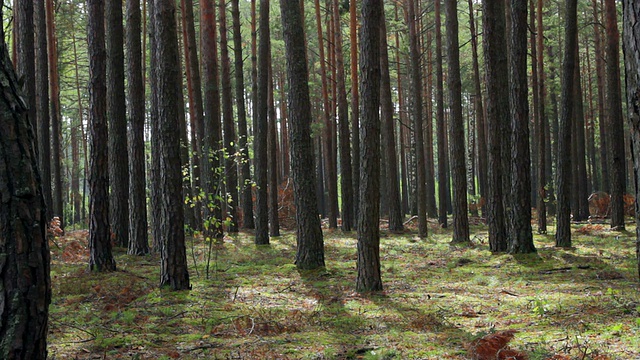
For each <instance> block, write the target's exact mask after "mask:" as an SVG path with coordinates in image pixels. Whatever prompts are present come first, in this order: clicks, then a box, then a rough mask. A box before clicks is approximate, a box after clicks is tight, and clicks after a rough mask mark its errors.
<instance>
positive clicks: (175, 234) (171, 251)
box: [152, 0, 191, 290]
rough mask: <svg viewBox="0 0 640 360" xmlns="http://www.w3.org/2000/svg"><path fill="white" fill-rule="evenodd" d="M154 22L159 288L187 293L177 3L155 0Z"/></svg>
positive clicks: (171, 0)
mask: <svg viewBox="0 0 640 360" xmlns="http://www.w3.org/2000/svg"><path fill="white" fill-rule="evenodd" d="M153 5H154V6H153V8H152V14H153V15H152V21H153V22H154V29H155V32H156V43H155V45H156V51H155V52H154V54H155V55H156V56H157V60H156V66H157V69H156V73H157V80H156V88H155V89H152V91H154V92H155V93H156V95H155V96H156V97H157V99H158V106H159V108H158V113H159V117H158V130H159V138H158V140H159V143H160V158H159V160H160V177H159V179H157V181H158V185H159V187H160V192H161V194H162V199H161V206H160V208H161V219H160V220H161V237H162V241H161V243H162V247H161V251H160V286H168V287H170V288H171V289H173V290H187V289H190V288H191V285H190V284H189V272H188V270H187V257H186V248H185V242H184V240H185V234H184V211H183V209H184V208H183V204H184V199H183V197H182V167H181V164H180V139H179V137H176V136H175V134H177V133H178V132H179V116H178V112H179V111H182V108H178V107H177V106H176V103H177V102H178V100H177V99H178V96H180V94H181V91H180V87H181V83H180V67H179V66H177V64H176V63H177V62H178V60H179V50H178V31H177V25H176V18H175V11H176V9H175V1H173V0H154V4H153Z"/></svg>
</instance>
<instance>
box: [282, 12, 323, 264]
mask: <svg viewBox="0 0 640 360" xmlns="http://www.w3.org/2000/svg"><path fill="white" fill-rule="evenodd" d="M280 11H281V14H282V31H283V35H284V41H285V53H286V58H287V74H288V75H287V76H288V79H289V106H288V107H289V121H290V122H289V124H290V127H289V144H290V146H291V175H292V177H293V191H294V195H295V196H294V202H295V205H296V241H297V245H298V248H297V253H296V266H297V267H298V268H299V269H316V268H319V267H324V243H323V238H322V229H321V227H320V218H319V217H318V214H317V212H316V209H317V201H316V193H315V186H316V178H315V171H314V170H315V165H314V161H313V142H312V140H311V121H312V117H311V100H310V98H309V84H308V79H309V73H308V70H307V60H306V57H305V56H304V54H305V51H304V47H305V43H304V41H305V39H304V31H302V29H303V22H302V14H301V13H300V6H299V2H298V0H283V1H281V2H280Z"/></svg>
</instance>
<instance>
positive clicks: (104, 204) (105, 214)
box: [87, 0, 116, 272]
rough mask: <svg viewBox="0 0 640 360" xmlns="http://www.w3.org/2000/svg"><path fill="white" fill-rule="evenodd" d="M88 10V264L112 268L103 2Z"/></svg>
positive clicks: (90, 3) (96, 0) (92, 0)
mask: <svg viewBox="0 0 640 360" xmlns="http://www.w3.org/2000/svg"><path fill="white" fill-rule="evenodd" d="M87 7H88V11H89V20H88V21H89V23H88V26H87V28H88V39H89V69H90V70H91V71H90V79H89V131H90V134H91V137H90V138H91V142H90V144H89V145H90V147H89V149H90V157H89V158H90V160H89V193H90V197H89V212H90V216H91V221H90V223H89V253H90V256H89V268H90V269H91V270H93V271H98V272H102V271H114V270H115V269H116V263H115V261H114V260H113V256H112V255H111V236H110V232H109V230H110V229H109V167H108V164H109V153H108V148H107V146H108V144H107V141H108V136H107V133H108V132H107V131H108V130H107V119H106V115H107V101H106V100H107V99H106V95H107V85H106V77H107V76H106V74H107V64H106V60H105V59H106V50H105V32H104V31H105V30H104V3H103V2H102V1H100V0H87Z"/></svg>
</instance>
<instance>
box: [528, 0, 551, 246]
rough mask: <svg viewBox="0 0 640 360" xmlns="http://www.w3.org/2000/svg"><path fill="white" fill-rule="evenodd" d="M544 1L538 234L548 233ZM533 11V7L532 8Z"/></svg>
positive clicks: (539, 38)
mask: <svg viewBox="0 0 640 360" xmlns="http://www.w3.org/2000/svg"><path fill="white" fill-rule="evenodd" d="M543 3H544V0H538V3H537V12H536V20H537V23H536V45H535V46H536V47H537V51H536V55H537V58H536V60H537V66H536V67H537V74H538V87H537V88H536V90H537V91H538V113H537V114H536V118H537V119H538V134H537V136H538V138H537V139H536V140H537V142H538V169H537V171H538V203H537V205H536V210H537V211H538V234H546V233H547V203H546V201H547V196H546V195H547V193H546V188H547V177H546V168H547V164H546V160H547V155H548V154H547V146H546V144H547V141H548V138H547V132H548V129H547V128H548V123H547V118H546V114H545V99H546V92H545V74H544V36H543V29H544V27H543V24H542V5H543ZM532 10H533V6H532Z"/></svg>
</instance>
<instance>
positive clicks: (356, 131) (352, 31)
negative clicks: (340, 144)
mask: <svg viewBox="0 0 640 360" xmlns="http://www.w3.org/2000/svg"><path fill="white" fill-rule="evenodd" d="M349 41H350V44H349V49H350V53H351V55H350V56H349V59H350V62H351V132H352V134H351V141H352V143H353V145H352V146H351V150H352V154H353V157H352V159H353V166H352V167H351V169H352V171H353V203H354V204H355V206H354V207H353V212H354V213H353V216H354V219H355V220H356V221H357V219H358V204H359V203H360V200H359V199H360V176H358V172H359V171H360V170H359V169H360V98H359V96H360V94H359V91H358V10H357V0H353V1H349ZM356 226H357V224H356Z"/></svg>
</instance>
